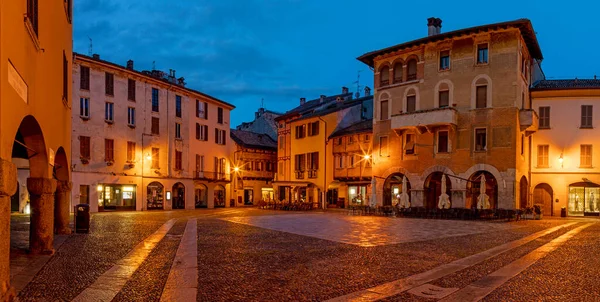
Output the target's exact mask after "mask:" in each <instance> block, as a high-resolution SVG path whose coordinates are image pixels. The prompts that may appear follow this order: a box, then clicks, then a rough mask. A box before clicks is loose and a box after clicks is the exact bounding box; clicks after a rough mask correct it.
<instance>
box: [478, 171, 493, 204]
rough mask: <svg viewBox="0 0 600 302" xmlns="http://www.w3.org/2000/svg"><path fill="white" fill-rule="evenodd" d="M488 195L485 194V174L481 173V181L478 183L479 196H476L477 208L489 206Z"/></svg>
mask: <svg viewBox="0 0 600 302" xmlns="http://www.w3.org/2000/svg"><path fill="white" fill-rule="evenodd" d="M489 200H490V197H489V196H487V194H485V175H481V182H480V183H479V197H478V198H477V208H478V209H489V208H490V201H489Z"/></svg>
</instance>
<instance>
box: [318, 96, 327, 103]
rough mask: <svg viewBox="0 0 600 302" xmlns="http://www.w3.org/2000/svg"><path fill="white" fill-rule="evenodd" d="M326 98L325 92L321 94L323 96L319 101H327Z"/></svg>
mask: <svg viewBox="0 0 600 302" xmlns="http://www.w3.org/2000/svg"><path fill="white" fill-rule="evenodd" d="M325 98H326V96H325V95H324V94H321V98H320V99H319V103H323V102H325Z"/></svg>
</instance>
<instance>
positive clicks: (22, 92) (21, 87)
mask: <svg viewBox="0 0 600 302" xmlns="http://www.w3.org/2000/svg"><path fill="white" fill-rule="evenodd" d="M8 83H9V84H10V86H12V88H13V89H14V90H15V91H16V92H17V94H18V95H19V96H20V97H21V99H23V102H25V104H27V84H26V83H25V80H23V78H22V77H21V75H20V74H19V72H18V71H17V69H16V68H15V67H14V66H13V64H12V63H11V62H10V60H9V61H8Z"/></svg>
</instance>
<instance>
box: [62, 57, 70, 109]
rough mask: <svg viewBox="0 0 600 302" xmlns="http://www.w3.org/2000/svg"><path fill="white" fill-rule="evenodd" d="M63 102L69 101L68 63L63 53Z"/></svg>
mask: <svg viewBox="0 0 600 302" xmlns="http://www.w3.org/2000/svg"><path fill="white" fill-rule="evenodd" d="M62 96H63V100H65V101H67V102H68V100H69V61H67V55H66V54H65V52H64V51H63V95H62Z"/></svg>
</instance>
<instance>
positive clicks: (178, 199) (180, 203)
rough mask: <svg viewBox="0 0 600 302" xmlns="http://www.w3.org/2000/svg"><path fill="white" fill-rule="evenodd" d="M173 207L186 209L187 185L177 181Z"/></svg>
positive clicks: (173, 191) (173, 192)
mask: <svg viewBox="0 0 600 302" xmlns="http://www.w3.org/2000/svg"><path fill="white" fill-rule="evenodd" d="M172 194H173V197H172V198H171V199H172V201H173V209H185V186H184V185H183V184H182V183H181V182H177V183H175V184H174V185H173V188H172Z"/></svg>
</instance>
